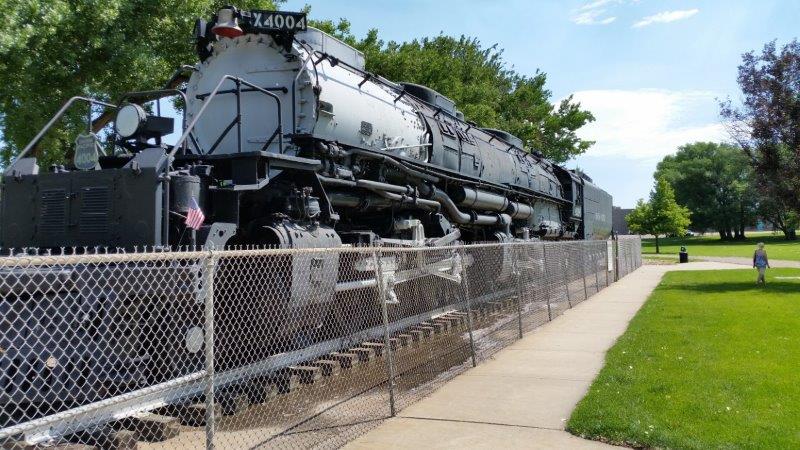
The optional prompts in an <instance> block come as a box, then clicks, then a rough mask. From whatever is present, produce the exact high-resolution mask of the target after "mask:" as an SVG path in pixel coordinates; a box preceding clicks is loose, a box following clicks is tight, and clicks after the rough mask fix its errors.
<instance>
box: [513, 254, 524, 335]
mask: <svg viewBox="0 0 800 450" xmlns="http://www.w3.org/2000/svg"><path fill="white" fill-rule="evenodd" d="M511 248H512V249H516V248H518V247H517V246H513V247H511ZM520 248H521V247H520ZM511 256H512V258H511V267H512V268H513V271H514V274H515V275H516V276H517V325H518V327H519V338H520V339H522V270H520V267H519V261H518V260H519V256H520V255H518V254H517V252H516V251H515V252H513V253H512V255H511Z"/></svg>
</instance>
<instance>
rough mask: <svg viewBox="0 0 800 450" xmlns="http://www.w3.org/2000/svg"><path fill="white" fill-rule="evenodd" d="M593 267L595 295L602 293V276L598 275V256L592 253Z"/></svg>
mask: <svg viewBox="0 0 800 450" xmlns="http://www.w3.org/2000/svg"><path fill="white" fill-rule="evenodd" d="M592 267H594V293H595V294H596V293H598V292H600V274H599V273H597V254H596V253H595V252H592Z"/></svg>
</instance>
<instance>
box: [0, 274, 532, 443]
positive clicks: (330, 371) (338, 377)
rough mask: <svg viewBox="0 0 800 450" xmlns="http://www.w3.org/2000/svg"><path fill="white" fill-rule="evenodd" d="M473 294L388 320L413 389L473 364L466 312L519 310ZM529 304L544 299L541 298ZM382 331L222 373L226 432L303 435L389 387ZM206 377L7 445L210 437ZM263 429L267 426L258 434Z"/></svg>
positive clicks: (489, 315)
mask: <svg viewBox="0 0 800 450" xmlns="http://www.w3.org/2000/svg"><path fill="white" fill-rule="evenodd" d="M471 301H472V310H471V317H469V314H468V313H467V312H466V311H463V310H461V309H459V308H463V306H464V305H463V303H452V304H449V305H446V306H443V307H440V308H437V309H435V310H430V311H426V312H424V313H421V314H417V315H413V316H409V317H405V318H402V319H399V320H397V321H394V322H392V323H391V324H390V326H389V334H390V336H392V337H391V339H390V341H389V342H390V346H391V347H392V355H393V358H394V362H395V365H396V373H397V375H398V378H399V379H401V380H402V382H401V384H402V383H410V385H411V388H414V387H415V386H417V385H422V384H424V383H425V382H426V381H429V380H430V378H432V377H433V376H436V375H437V374H441V373H443V372H445V371H446V370H447V369H449V368H450V367H452V366H457V365H460V364H464V363H465V362H468V359H469V357H470V355H471V352H470V349H469V334H468V328H467V324H468V320H471V321H472V325H473V330H474V332H480V333H483V334H485V333H487V332H491V330H492V329H494V328H498V327H502V326H503V325H505V324H507V323H508V322H510V321H511V320H516V318H517V312H518V305H517V300H516V290H515V289H513V288H512V289H506V290H501V291H497V292H493V293H490V294H486V295H483V296H481V297H477V298H474V299H472V300H471ZM525 306H526V308H527V309H530V308H544V307H545V306H544V305H543V304H537V303H527V304H526V305H525ZM527 312H530V311H527ZM383 337H384V328H383V326H376V327H373V328H370V329H367V330H364V331H361V332H359V333H358V334H357V335H353V336H350V337H347V338H340V339H333V340H329V341H325V342H320V343H317V344H314V345H312V346H309V347H306V348H303V349H301V350H297V351H293V352H287V353H281V354H276V355H273V356H271V357H269V358H267V359H265V360H263V361H260V362H258V363H254V364H250V365H247V366H244V367H240V368H237V369H234V370H230V371H226V372H221V373H217V374H215V383H214V386H215V391H216V395H215V400H216V405H215V411H214V414H215V416H216V417H217V418H218V419H217V421H216V422H215V426H216V428H217V430H218V431H220V434H219V435H218V436H219V437H222V438H224V439H230V438H232V437H233V436H235V439H236V447H238V448H246V447H249V446H258V445H264V444H267V443H269V442H273V441H275V440H286V439H299V437H298V436H301V435H302V433H307V430H305V428H308V427H313V423H314V422H315V420H316V419H317V418H318V417H320V416H321V415H322V414H324V412H325V411H327V410H329V409H330V408H333V407H337V406H339V405H341V404H342V403H345V402H350V401H359V400H358V399H357V397H359V396H362V397H364V398H369V395H366V394H368V393H369V392H370V391H376V390H378V389H376V388H380V387H382V386H383V388H382V389H380V392H383V393H385V392H386V389H385V386H384V385H385V384H386V382H387V370H386V358H387V351H386V348H385V342H384V338H383ZM430 364H439V365H441V364H444V365H445V366H447V367H435V368H432V369H431V368H429V367H427V366H426V365H430ZM421 368H423V369H424V370H420V369H421ZM206 377H207V373H206V372H205V371H198V372H195V373H192V374H189V375H187V376H184V377H181V378H179V379H174V380H170V381H168V382H165V383H161V384H159V385H155V386H150V387H147V388H144V389H140V390H137V391H133V392H130V393H126V394H123V395H120V396H116V397H113V398H109V399H106V400H103V401H99V402H96V403H92V404H88V405H85V406H81V407H78V408H74V409H70V410H67V411H64V412H61V413H57V414H54V415H51V416H47V417H44V418H41V419H36V420H34V421H30V422H24V423H20V424H18V425H14V426H11V427H8V428H5V429H1V430H0V443H2V446H5V447H2V448H26V449H27V448H31V446H36V445H49V444H54V445H55V447H51V448H59V446H61V447H63V448H70V449H74V450H78V449H81V450H88V449H90V448H98V449H100V448H102V449H127V448H136V447H137V446H138V447H139V448H151V447H152V448H174V447H179V446H188V447H200V446H203V442H204V437H205V420H206V405H205V403H204V402H203V392H204V389H205V387H206V385H207V382H206ZM401 387H402V386H401ZM370 395H375V394H374V393H373V394H370ZM378 395H381V394H378ZM362 400H363V399H362ZM377 404H380V405H383V406H381V408H382V410H381V412H380V414H368V416H370V417H372V420H374V417H379V418H380V417H382V416H386V415H388V406H386V403H385V401H381V402H378V403H377ZM363 409H364V410H369V408H363ZM373 409H374V408H373ZM356 410H358V408H353V411H356ZM352 419H353V420H352V421H358V420H359V419H358V417H352ZM362 420H363V418H362ZM367 420H369V418H368V419H367ZM256 428H257V429H259V430H261V432H253V429H256ZM242 430H247V431H248V432H247V433H244V432H242ZM303 430H305V431H303ZM312 434H313V433H312ZM304 437H307V436H304Z"/></svg>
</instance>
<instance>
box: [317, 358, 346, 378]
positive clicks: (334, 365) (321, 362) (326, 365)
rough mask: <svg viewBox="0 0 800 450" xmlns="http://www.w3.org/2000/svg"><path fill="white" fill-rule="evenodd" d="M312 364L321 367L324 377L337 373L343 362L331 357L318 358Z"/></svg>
mask: <svg viewBox="0 0 800 450" xmlns="http://www.w3.org/2000/svg"><path fill="white" fill-rule="evenodd" d="M310 364H311V365H312V366H316V367H319V370H320V373H321V374H322V376H323V377H329V376H331V375H337V374H338V373H339V372H341V370H342V363H341V362H339V361H335V360H330V359H318V360H316V361H314V362H312V363H310Z"/></svg>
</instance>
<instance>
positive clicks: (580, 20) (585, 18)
mask: <svg viewBox="0 0 800 450" xmlns="http://www.w3.org/2000/svg"><path fill="white" fill-rule="evenodd" d="M604 12H605V11H603V10H599V11H586V12H582V13H580V14H577V15H575V16H573V17H572V22H574V23H576V24H578V25H608V24H610V23H611V22H613V21H615V20H617V18H616V17H614V16H610V17H603V18H600V16H601V15H602V14H603V13H604Z"/></svg>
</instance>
